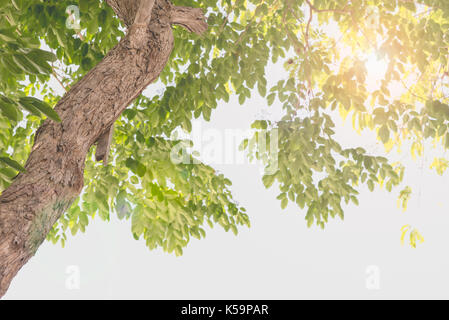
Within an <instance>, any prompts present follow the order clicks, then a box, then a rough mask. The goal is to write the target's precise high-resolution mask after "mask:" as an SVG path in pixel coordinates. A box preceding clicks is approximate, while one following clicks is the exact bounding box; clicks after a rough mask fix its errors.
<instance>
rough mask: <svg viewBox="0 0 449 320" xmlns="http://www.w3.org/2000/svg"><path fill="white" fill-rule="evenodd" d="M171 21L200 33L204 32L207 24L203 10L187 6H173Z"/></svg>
mask: <svg viewBox="0 0 449 320" xmlns="http://www.w3.org/2000/svg"><path fill="white" fill-rule="evenodd" d="M171 19H172V20H171V23H172V24H175V25H179V26H182V27H184V28H186V29H187V30H189V31H190V32H195V33H197V34H202V33H204V32H206V30H207V28H208V25H207V22H206V17H205V16H204V13H203V10H201V9H198V8H189V7H174V8H173V10H172V18H171Z"/></svg>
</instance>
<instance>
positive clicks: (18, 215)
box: [0, 0, 207, 297]
mask: <svg viewBox="0 0 449 320" xmlns="http://www.w3.org/2000/svg"><path fill="white" fill-rule="evenodd" d="M144 1H145V3H141V2H140V1H138V0H107V2H108V4H110V5H111V7H112V8H113V9H114V11H115V12H116V14H117V15H118V16H119V17H120V19H122V21H124V23H125V24H126V25H127V26H128V27H130V28H129V31H128V34H127V35H126V36H125V38H123V39H122V40H121V41H120V43H119V44H118V45H117V46H116V47H115V48H114V49H112V50H111V51H110V52H109V53H108V54H107V55H106V57H105V58H104V59H103V61H101V62H100V63H99V64H98V65H97V66H95V68H93V69H92V70H91V71H89V72H88V73H87V74H86V75H85V76H84V77H83V78H82V79H81V80H80V81H79V82H78V83H76V84H75V85H73V86H72V87H71V88H70V90H69V91H68V92H67V93H66V94H65V95H64V97H63V98H62V99H60V101H59V102H58V104H57V105H56V107H55V110H56V111H57V112H58V114H59V116H60V118H61V120H62V121H61V123H55V122H52V121H50V120H46V121H45V122H44V123H43V125H42V126H41V127H40V128H39V129H38V131H37V132H36V135H35V139H34V146H33V148H32V151H31V154H30V156H29V158H28V160H27V163H26V165H25V168H26V172H25V173H21V174H20V175H19V176H18V177H17V178H16V179H15V180H14V182H13V183H12V184H11V186H10V187H8V188H7V189H6V190H5V191H4V192H3V193H2V194H1V195H0V297H1V296H2V295H3V294H4V293H5V292H6V290H7V289H8V287H9V285H10V283H11V280H12V279H13V278H14V276H15V275H16V274H17V272H18V271H19V270H20V268H21V267H22V266H23V265H24V264H25V263H27V261H28V260H29V259H30V258H31V257H32V256H33V255H34V254H35V252H36V251H37V249H38V248H39V246H40V245H41V243H42V242H43V241H44V240H45V238H46V236H47V234H48V232H49V231H50V230H51V228H52V226H53V225H54V224H55V222H56V221H57V220H58V219H59V218H60V217H61V215H62V214H63V213H64V212H65V211H66V210H67V209H68V208H69V207H70V206H71V204H72V203H73V201H74V200H75V199H76V198H77V197H78V196H79V194H80V192H81V190H82V189H83V182H84V165H85V160H86V156H87V154H88V152H89V149H90V148H91V146H92V145H93V144H94V143H95V142H97V141H98V143H99V144H98V148H99V150H98V152H99V154H98V156H99V157H100V158H103V159H105V158H106V157H107V153H108V151H107V150H108V145H109V139H110V131H108V130H106V131H107V133H105V128H111V127H112V125H113V124H114V122H115V121H116V120H117V118H118V117H119V116H120V114H121V113H122V112H123V111H124V110H125V109H126V107H127V106H129V105H130V104H131V103H132V101H134V100H135V99H136V98H137V97H138V96H139V95H140V94H141V93H142V91H143V90H144V89H145V88H146V87H147V86H148V85H149V84H150V83H151V82H153V81H155V80H156V79H157V78H158V77H159V74H160V73H161V72H162V70H163V69H164V67H165V65H166V63H167V61H168V59H169V58H170V54H171V51H172V49H173V43H174V39H173V32H172V29H171V24H172V23H175V24H180V25H182V26H185V27H186V28H187V29H189V30H191V31H193V32H197V33H201V32H204V31H205V30H206V29H207V25H206V23H205V22H204V15H203V13H202V11H201V10H198V9H196V10H195V9H188V8H175V9H174V7H173V5H172V4H171V2H170V1H169V0H144ZM151 3H153V6H152V5H151ZM139 5H142V10H143V11H144V12H141V13H139V14H138V15H137V16H138V17H136V14H137V12H138V11H139ZM151 8H152V10H151ZM150 14H151V19H149V20H147V19H148V17H149V15H150ZM172 14H173V15H172ZM172 16H174V17H175V19H174V20H173V19H172ZM135 21H138V24H140V23H141V22H142V21H144V23H145V27H142V26H141V25H137V26H136V28H132V26H133V24H134V22H135ZM101 150H104V151H101Z"/></svg>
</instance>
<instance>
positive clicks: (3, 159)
mask: <svg viewBox="0 0 449 320" xmlns="http://www.w3.org/2000/svg"><path fill="white" fill-rule="evenodd" d="M0 162H3V163H4V164H6V165H8V166H9V167H11V168H13V169H16V170H17V171H20V172H25V168H24V167H22V166H21V165H20V164H19V163H18V162H16V161H14V160H12V159H10V158H6V157H0Z"/></svg>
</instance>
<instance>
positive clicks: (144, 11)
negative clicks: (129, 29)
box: [134, 0, 154, 25]
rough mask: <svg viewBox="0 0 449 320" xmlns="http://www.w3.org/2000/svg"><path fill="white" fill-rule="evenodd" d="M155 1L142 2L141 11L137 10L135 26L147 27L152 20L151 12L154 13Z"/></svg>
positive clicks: (143, 0)
mask: <svg viewBox="0 0 449 320" xmlns="http://www.w3.org/2000/svg"><path fill="white" fill-rule="evenodd" d="M153 7H154V0H141V1H140V6H139V10H137V13H136V18H135V19H134V24H136V25H147V24H149V23H150V20H151V12H152V11H153Z"/></svg>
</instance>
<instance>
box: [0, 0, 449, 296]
mask: <svg viewBox="0 0 449 320" xmlns="http://www.w3.org/2000/svg"><path fill="white" fill-rule="evenodd" d="M194 7H196V8H194ZM198 7H200V8H201V9H199V8H198ZM203 12H206V13H207V14H206V15H207V23H206V22H205V16H204V14H203ZM0 16H1V20H0V52H1V56H0V69H1V70H0V79H1V81H0V94H1V95H0V111H1V115H0V148H1V152H0V153H1V154H0V165H1V167H0V189H1V190H3V191H2V193H1V195H0V296H1V295H3V294H4V293H5V292H6V290H7V288H8V287H9V284H10V282H11V280H12V279H13V277H14V276H15V275H16V274H17V272H18V271H19V269H20V268H21V267H22V266H23V265H24V264H25V263H26V262H27V261H28V260H29V259H30V258H31V257H32V256H33V255H34V254H35V252H36V251H37V249H38V248H39V246H40V245H41V243H42V242H43V241H44V240H45V238H47V239H48V240H51V241H53V242H58V241H61V242H62V243H63V244H64V242H65V240H66V232H68V231H70V232H71V233H72V234H76V233H77V232H78V231H82V232H84V231H85V229H86V227H87V225H88V223H89V218H93V217H94V216H95V215H99V216H100V217H101V218H102V219H104V220H108V219H109V216H110V214H111V212H114V211H115V212H116V213H117V214H118V216H119V217H120V218H131V219H132V234H133V236H134V237H135V238H136V239H139V238H143V239H144V240H145V241H146V243H147V245H148V247H149V248H150V249H153V248H156V247H162V248H163V249H164V250H166V251H168V252H175V253H176V254H177V255H180V254H182V250H183V248H184V247H185V246H186V245H187V244H188V242H189V239H190V237H192V236H193V237H196V238H202V237H204V236H205V231H204V229H203V226H204V224H205V223H207V224H209V225H210V226H214V225H220V226H222V227H223V228H224V229H225V230H226V231H228V230H232V231H233V232H234V233H237V231H238V229H237V227H238V226H242V225H247V226H249V224H250V223H249V217H248V215H247V214H246V212H245V209H244V208H242V207H240V206H239V205H238V204H237V203H236V202H235V201H234V200H233V197H232V195H231V193H230V191H229V189H228V186H229V185H230V184H231V181H229V180H228V179H227V178H226V177H224V176H223V175H222V174H220V173H218V172H216V171H215V170H214V169H213V168H211V167H210V166H208V165H206V164H202V163H196V162H192V161H191V163H181V164H175V163H173V162H172V161H171V159H170V154H171V151H172V150H173V148H174V147H175V146H176V145H178V144H179V143H184V142H183V141H180V140H179V139H174V138H172V137H171V133H172V132H173V131H174V130H175V129H177V128H182V129H184V130H186V131H190V130H191V129H192V127H191V126H192V125H191V120H192V119H193V118H194V117H195V118H199V117H201V116H202V117H203V118H204V119H205V120H209V119H210V117H211V113H212V110H213V109H215V108H216V107H217V102H218V101H220V100H224V101H228V100H229V98H230V96H231V95H232V94H234V95H238V97H239V102H240V103H241V104H244V103H245V101H246V99H247V98H249V97H250V96H251V95H252V93H253V92H254V91H255V90H252V89H254V88H256V87H257V90H258V92H259V93H260V95H262V96H264V97H266V98H267V103H268V104H269V105H272V104H274V103H275V102H276V103H278V104H280V105H282V108H283V112H284V117H283V118H282V120H280V121H269V120H259V121H256V122H255V123H254V124H253V126H252V127H253V129H254V130H255V131H256V133H255V135H254V137H253V138H251V139H248V140H245V141H243V143H242V149H244V150H247V152H248V155H249V156H250V158H257V159H261V160H263V161H265V162H266V165H267V168H268V167H271V164H272V159H271V158H270V154H269V152H268V151H267V150H265V149H266V148H264V146H262V145H260V143H259V139H258V137H259V136H260V135H261V134H264V133H266V132H267V131H268V132H270V131H271V132H273V131H276V133H277V134H278V144H279V152H278V155H277V163H276V165H277V170H276V171H274V172H269V171H267V172H266V174H265V176H264V177H263V182H264V184H265V186H266V187H267V188H269V187H271V186H273V185H275V183H276V186H278V187H279V189H280V192H281V193H280V194H279V197H278V199H279V200H280V201H281V207H282V208H285V207H286V206H287V204H288V202H289V201H291V202H295V203H297V205H298V206H299V207H300V208H301V209H304V210H305V211H306V220H307V223H308V225H309V226H312V225H313V224H316V225H318V226H320V227H323V228H324V227H325V224H326V222H328V220H329V218H330V217H337V216H338V217H341V218H343V217H344V211H343V208H344V204H345V203H349V202H351V201H352V202H354V203H356V204H357V203H358V199H357V195H358V192H359V191H358V189H359V188H360V187H361V185H362V184H364V185H367V186H368V188H369V189H370V190H373V189H374V188H375V186H376V185H380V186H385V187H386V189H387V190H388V191H391V190H392V189H393V187H395V186H399V185H400V184H401V183H402V181H403V179H404V169H405V168H404V167H403V166H402V165H401V164H400V163H390V161H389V159H387V158H384V157H380V156H376V155H375V154H372V153H369V152H368V151H366V150H365V149H363V148H361V147H356V148H347V147H344V146H342V145H341V144H340V143H339V142H338V141H337V140H336V137H335V130H336V125H335V123H334V120H335V116H336V113H337V110H338V111H339V112H340V114H341V116H342V117H344V118H346V117H347V116H348V115H351V116H352V118H353V124H354V127H355V129H356V130H365V129H367V130H372V131H375V132H376V133H377V135H378V138H379V139H380V141H381V142H382V143H383V144H385V147H386V148H387V150H392V149H393V148H397V147H399V146H400V145H401V143H404V144H406V145H408V144H409V145H410V146H411V152H412V154H418V155H420V154H421V151H422V148H423V147H422V146H423V144H424V143H425V141H426V140H428V139H434V140H435V141H436V142H437V143H439V144H440V145H441V146H442V147H444V148H446V149H447V148H449V132H448V120H449V106H448V98H447V86H448V74H449V70H448V53H449V52H448V48H449V35H448V34H447V29H448V26H449V3H448V2H447V1H445V0H416V1H415V0H387V1H377V0H354V1H351V2H350V3H349V2H347V1H342V0H339V1H334V0H332V1H330V0H315V1H312V0H304V1H293V0H284V1H279V0H268V1H261V0H250V1H246V0H245V1H243V0H221V1H218V2H212V1H191V0H177V1H173V3H172V2H171V1H169V0H140V1H139V0H107V1H88V0H79V1H78V3H77V5H76V6H73V3H72V2H70V1H66V0H58V1H56V0H50V1H45V2H43V1H40V0H28V1H25V0H0ZM206 30H207V32H206ZM189 32H192V33H193V34H192V33H189ZM45 48H48V49H45ZM370 53H376V54H377V55H378V57H379V59H383V61H384V64H385V65H386V66H387V70H386V72H385V75H384V76H383V77H382V79H381V84H380V86H379V87H377V88H375V89H373V90H372V89H371V88H369V85H368V82H369V81H368V80H369V78H370V74H369V70H368V69H369V68H367V67H368V64H369V63H370V58H368V57H369V56H370ZM270 60H271V62H273V63H277V62H278V61H283V62H285V64H284V65H285V68H286V70H287V71H288V77H287V78H286V79H285V81H280V82H279V83H278V84H277V85H275V86H274V87H272V88H268V86H267V77H268V76H269V75H266V74H265V69H266V66H267V65H268V64H269V63H270ZM374 60H375V59H374ZM52 77H53V78H54V79H57V80H58V81H59V82H60V85H61V86H62V87H64V88H65V90H66V91H67V92H66V94H65V95H64V96H63V97H58V96H57V95H56V94H55V93H54V90H53V88H52V87H51V86H49V80H50V79H51V78H52ZM156 79H159V81H161V83H162V84H164V88H165V89H164V92H163V93H162V94H160V95H154V96H146V95H143V94H142V92H143V90H144V89H145V88H146V87H147V86H148V85H149V84H150V83H151V82H153V81H155V80H156ZM393 86H401V87H402V88H403V91H402V92H401V94H400V95H398V96H395V95H394V94H392V91H393V90H392V87H393ZM35 96H37V97H39V99H38V98H36V97H35ZM53 106H54V108H53ZM44 118H47V119H46V120H43V119H44ZM93 146H94V148H92V147H93ZM95 146H96V147H95ZM110 149H111V150H110ZM108 158H110V160H109V159H108ZM189 158H190V159H191V160H193V159H194V158H195V155H193V154H192V155H189ZM96 160H103V162H104V164H105V165H104V166H102V165H101V164H100V163H99V162H98V161H96ZM433 166H434V167H435V168H436V169H437V171H438V172H439V173H442V172H444V170H445V169H446V167H447V166H448V162H447V160H445V159H436V160H435V162H434V165H433ZM409 196H410V190H409V189H408V188H406V189H404V190H403V191H401V192H400V200H401V201H402V203H403V204H404V206H405V205H406V202H407V199H408V197H409ZM404 230H405V232H409V231H411V232H410V235H411V241H412V244H414V245H416V240H419V239H420V235H419V233H418V232H417V231H416V230H411V229H410V228H405V229H404Z"/></svg>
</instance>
